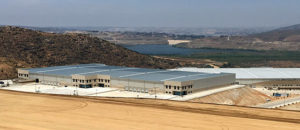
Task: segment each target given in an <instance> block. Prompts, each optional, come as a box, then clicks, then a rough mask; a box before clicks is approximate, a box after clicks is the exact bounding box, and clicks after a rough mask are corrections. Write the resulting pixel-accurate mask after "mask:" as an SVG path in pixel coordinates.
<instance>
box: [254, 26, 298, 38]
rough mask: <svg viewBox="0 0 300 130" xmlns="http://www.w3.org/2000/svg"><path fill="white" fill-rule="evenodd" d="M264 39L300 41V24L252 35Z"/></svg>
mask: <svg viewBox="0 0 300 130" xmlns="http://www.w3.org/2000/svg"><path fill="white" fill-rule="evenodd" d="M251 36H252V37H256V38H259V39H261V40H264V41H269V42H271V41H285V42H300V24H297V25H293V26H288V27H283V28H279V29H275V30H273V31H269V32H264V33H259V34H254V35H251Z"/></svg>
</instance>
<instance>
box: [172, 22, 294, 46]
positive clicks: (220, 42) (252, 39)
mask: <svg viewBox="0 0 300 130" xmlns="http://www.w3.org/2000/svg"><path fill="white" fill-rule="evenodd" d="M177 46H178V47H186V48H218V49H246V50H247V49H250V50H287V51H299V50H300V24H297V25H293V26H288V27H283V28H278V29H275V30H272V31H267V32H263V33H256V34H251V35H247V36H230V35H222V36H215V37H205V38H200V39H194V40H192V42H191V43H184V44H179V45H177Z"/></svg>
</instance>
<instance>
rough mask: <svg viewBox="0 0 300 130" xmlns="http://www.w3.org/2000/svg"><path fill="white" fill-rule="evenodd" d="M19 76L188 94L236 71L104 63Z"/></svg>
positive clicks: (33, 70) (44, 81)
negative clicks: (188, 69) (192, 70)
mask: <svg viewBox="0 0 300 130" xmlns="http://www.w3.org/2000/svg"><path fill="white" fill-rule="evenodd" d="M18 77H19V78H21V79H28V80H36V81H38V82H40V83H42V84H49V85H56V86H65V87H67V86H74V87H79V88H92V87H113V88H120V89H123V90H126V91H133V92H142V93H166V94H172V95H188V94H190V93H194V92H197V91H201V90H206V89H211V88H214V87H221V86H226V85H229V84H233V83H234V82H235V74H231V73H218V74H209V73H200V72H184V71H170V70H162V69H145V68H133V67H122V66H108V65H104V64H80V65H69V66H54V67H46V68H23V69H18Z"/></svg>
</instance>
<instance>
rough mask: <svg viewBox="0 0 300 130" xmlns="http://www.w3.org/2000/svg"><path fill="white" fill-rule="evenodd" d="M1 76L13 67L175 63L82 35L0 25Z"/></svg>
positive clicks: (10, 75) (164, 65)
mask: <svg viewBox="0 0 300 130" xmlns="http://www.w3.org/2000/svg"><path fill="white" fill-rule="evenodd" d="M0 48H1V51H0V61H1V62H0V78H1V79H4V78H14V77H15V76H16V73H15V72H16V68H19V67H20V68H21V67H40V66H53V65H66V64H78V63H104V64H108V65H119V66H131V67H147V68H172V67H177V66H180V65H179V64H178V63H177V62H174V61H171V60H163V59H158V58H154V57H151V56H147V55H142V54H139V53H137V52H133V51H130V50H128V49H125V48H123V47H121V46H118V45H115V44H112V43H110V42H108V41H105V40H102V39H99V38H94V37H89V36H88V35H83V34H54V33H45V32H39V31H33V30H29V29H24V28H19V27H11V26H5V27H0Z"/></svg>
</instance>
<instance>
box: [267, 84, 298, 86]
mask: <svg viewBox="0 0 300 130" xmlns="http://www.w3.org/2000/svg"><path fill="white" fill-rule="evenodd" d="M273 86H300V84H273Z"/></svg>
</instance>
